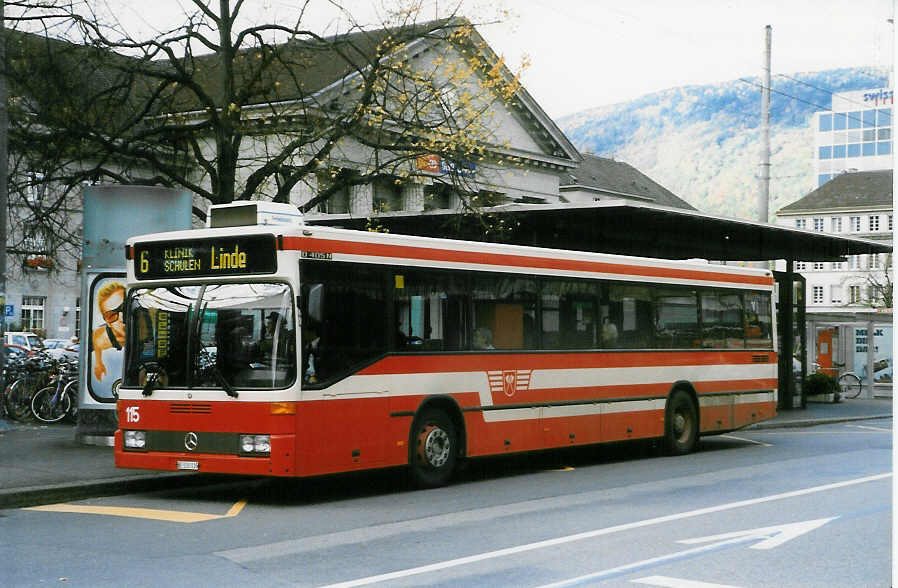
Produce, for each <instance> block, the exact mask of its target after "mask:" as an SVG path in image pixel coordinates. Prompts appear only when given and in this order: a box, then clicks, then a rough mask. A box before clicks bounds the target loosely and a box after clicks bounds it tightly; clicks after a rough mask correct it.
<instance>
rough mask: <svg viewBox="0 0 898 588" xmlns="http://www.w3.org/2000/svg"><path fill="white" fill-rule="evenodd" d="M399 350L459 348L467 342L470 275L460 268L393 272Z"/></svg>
mask: <svg viewBox="0 0 898 588" xmlns="http://www.w3.org/2000/svg"><path fill="white" fill-rule="evenodd" d="M392 285H393V288H394V289H393V304H394V312H395V317H396V324H395V328H394V329H393V332H394V342H393V345H394V349H396V350H397V351H403V352H408V351H456V350H460V349H463V348H464V346H465V324H466V323H467V320H466V319H467V316H468V293H467V287H466V279H465V276H464V275H463V274H461V273H460V272H430V271H418V270H406V269H403V270H401V271H400V270H397V271H396V272H395V273H394V274H393V280H392Z"/></svg>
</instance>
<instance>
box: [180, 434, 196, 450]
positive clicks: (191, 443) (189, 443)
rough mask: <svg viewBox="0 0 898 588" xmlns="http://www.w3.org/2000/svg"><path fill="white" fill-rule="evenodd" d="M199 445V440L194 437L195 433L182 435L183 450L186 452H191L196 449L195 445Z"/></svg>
mask: <svg viewBox="0 0 898 588" xmlns="http://www.w3.org/2000/svg"><path fill="white" fill-rule="evenodd" d="M199 444H200V438H199V437H197V436H196V433H194V432H193V431H190V432H189V433H187V434H186V435H184V448H185V449H186V450H187V451H193V450H194V449H196V448H197V445H199Z"/></svg>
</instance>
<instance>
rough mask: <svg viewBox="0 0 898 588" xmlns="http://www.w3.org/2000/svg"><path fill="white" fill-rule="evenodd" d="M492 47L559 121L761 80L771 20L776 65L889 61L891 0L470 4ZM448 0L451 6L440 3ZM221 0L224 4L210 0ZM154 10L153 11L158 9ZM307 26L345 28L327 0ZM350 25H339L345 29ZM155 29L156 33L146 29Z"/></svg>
mask: <svg viewBox="0 0 898 588" xmlns="http://www.w3.org/2000/svg"><path fill="white" fill-rule="evenodd" d="M109 1H110V2H111V3H112V4H117V5H118V8H117V10H116V12H117V13H118V16H119V17H120V18H121V19H122V20H123V21H124V22H125V23H127V24H129V25H132V26H137V25H141V26H143V27H151V26H157V27H164V26H166V25H170V26H173V25H174V23H177V22H178V17H179V15H181V14H183V11H182V10H181V9H180V8H179V5H180V4H186V2H185V0H151V1H150V2H148V3H145V2H132V1H130V0H109ZM465 2H466V4H465V8H464V9H463V12H467V13H468V14H470V18H471V19H472V20H474V21H478V22H481V21H485V20H493V19H495V18H496V15H497V14H501V13H502V12H503V10H507V11H508V12H509V13H510V14H509V15H508V17H507V18H505V19H504V22H502V23H498V24H488V25H484V26H482V27H480V31H481V34H482V35H483V36H484V37H485V38H486V40H487V41H488V42H489V43H490V45H491V46H492V47H493V49H494V50H495V51H496V52H497V53H499V54H502V55H505V56H506V58H507V62H508V63H509V64H510V65H511V66H512V67H514V66H515V65H516V64H519V63H520V62H521V59H522V58H523V57H524V56H527V57H529V60H530V66H529V67H528V68H527V70H526V71H525V74H524V78H523V80H524V85H525V86H526V88H527V89H528V90H529V91H530V93H531V94H532V95H533V97H534V98H535V99H536V100H537V102H539V103H540V105H541V106H542V107H543V108H544V109H545V110H546V112H548V114H549V115H550V116H551V117H553V118H559V117H561V116H564V115H566V114H571V113H574V112H578V111H580V110H585V109H588V108H593V107H596V106H602V105H606V104H613V103H616V102H622V101H625V100H630V99H632V98H636V97H638V96H641V95H643V94H647V93H650V92H654V91H658V90H663V89H666V88H671V87H675V86H681V85H685V84H705V83H713V82H721V81H728V80H733V79H736V78H738V77H744V76H754V75H760V73H761V63H762V55H763V43H764V27H765V25H768V24H769V25H771V26H772V27H773V52H772V55H773V58H772V70H773V73H774V75H775V74H777V73H783V74H793V73H796V72H802V71H819V70H823V69H831V68H836V67H851V66H878V67H883V68H891V67H892V61H893V57H894V51H893V46H894V43H893V39H894V31H893V27H892V25H891V24H890V23H889V19H892V17H893V0H629V1H622V0H465ZM393 3H394V2H392V1H391V0H345V1H344V2H343V4H344V5H345V6H347V7H348V8H349V9H350V10H351V12H352V13H353V16H354V17H355V18H357V20H358V21H359V22H363V23H365V22H373V23H376V22H379V21H378V16H377V15H378V12H377V11H378V10H382V7H383V6H384V5H391V4H393ZM439 3H440V5H441V6H446V5H449V4H451V2H450V1H449V0H441V1H440V2H439ZM213 4H217V2H213ZM299 4H301V2H298V1H296V0H247V2H246V8H245V10H247V11H259V12H260V13H262V14H264V15H266V16H263V18H265V17H267V18H269V19H270V18H271V15H275V16H276V18H278V19H291V20H292V19H295V16H294V15H295V14H296V11H297V9H296V7H297V6H298V5H299ZM150 7H151V8H150ZM304 26H308V27H309V28H313V29H316V30H320V31H322V32H330V33H333V32H338V30H345V22H342V23H341V22H340V21H339V20H338V19H335V12H334V10H333V8H332V6H331V5H330V3H329V2H327V1H326V0H313V1H312V2H311V3H310V7H309V12H308V13H307V15H306V18H305V20H304ZM341 27H342V29H341ZM146 30H148V29H146Z"/></svg>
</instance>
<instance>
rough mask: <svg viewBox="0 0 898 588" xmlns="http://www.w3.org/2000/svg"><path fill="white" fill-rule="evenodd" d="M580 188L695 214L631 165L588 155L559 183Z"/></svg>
mask: <svg viewBox="0 0 898 588" xmlns="http://www.w3.org/2000/svg"><path fill="white" fill-rule="evenodd" d="M574 186H583V187H585V188H587V189H594V190H598V191H604V192H609V193H610V194H611V195H612V196H615V195H619V196H620V197H623V198H626V197H627V196H632V197H635V198H637V199H644V200H648V201H650V202H652V203H654V204H658V205H660V206H671V207H674V208H685V209H687V210H696V208H695V207H694V206H692V205H691V204H689V203H688V202H686V201H685V200H683V199H682V198H679V197H678V196H677V195H676V194H674V193H673V192H671V191H670V190H668V189H667V188H665V187H664V186H662V185H661V184H659V183H658V182H656V181H655V180H653V179H652V178H650V177H648V176H647V175H645V174H644V173H642V172H641V171H639V170H638V169H636V168H635V167H633V166H632V165H630V164H628V163H624V162H622V161H615V160H614V159H608V158H605V157H598V156H596V155H592V154H589V153H584V154H583V161H582V162H581V163H580V166H579V167H578V168H577V169H575V170H573V171H572V172H569V173H568V174H566V175H565V176H564V177H562V180H561V187H562V189H564V188H565V187H568V189H571V188H573V187H574Z"/></svg>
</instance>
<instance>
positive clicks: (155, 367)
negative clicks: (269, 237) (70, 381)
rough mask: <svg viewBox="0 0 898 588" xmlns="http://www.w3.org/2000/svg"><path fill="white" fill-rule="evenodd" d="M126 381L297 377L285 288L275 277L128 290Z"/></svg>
mask: <svg viewBox="0 0 898 588" xmlns="http://www.w3.org/2000/svg"><path fill="white" fill-rule="evenodd" d="M128 310H129V312H128V315H127V316H128V320H127V333H128V338H127V344H126V347H125V349H126V359H125V381H124V385H125V386H144V385H145V383H146V380H147V377H148V374H153V378H154V379H155V380H156V383H155V387H157V388H159V387H167V388H223V389H225V390H227V391H228V393H229V394H231V393H232V390H233V389H234V388H240V389H245V388H261V389H272V388H284V387H287V386H289V385H290V384H292V383H293V381H294V380H295V377H296V330H295V325H294V319H293V305H292V294H291V290H290V287H289V286H288V285H286V284H282V283H253V284H206V285H199V286H168V287H156V288H135V289H134V290H132V291H131V293H130V296H129V309H128Z"/></svg>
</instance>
